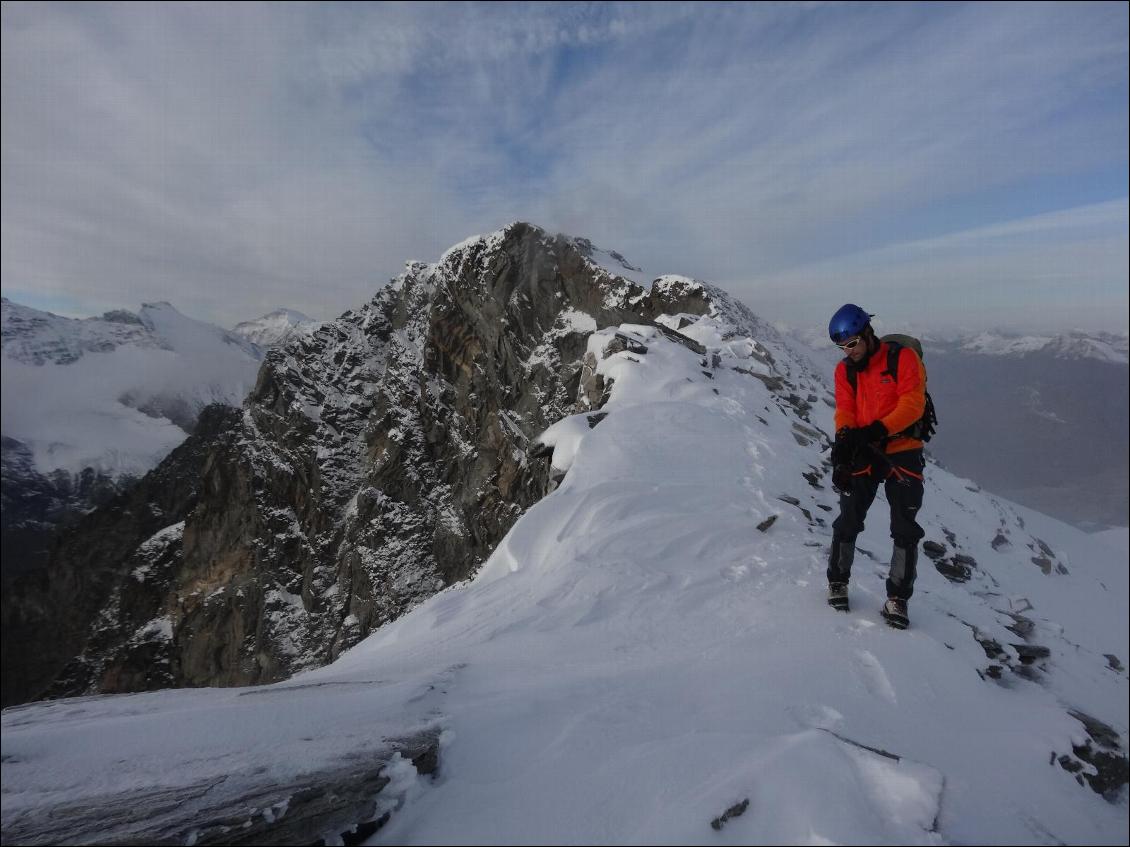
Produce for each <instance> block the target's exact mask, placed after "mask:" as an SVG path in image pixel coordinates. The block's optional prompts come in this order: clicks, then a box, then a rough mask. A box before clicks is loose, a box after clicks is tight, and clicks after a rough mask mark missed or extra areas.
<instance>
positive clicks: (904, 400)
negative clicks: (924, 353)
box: [836, 342, 926, 453]
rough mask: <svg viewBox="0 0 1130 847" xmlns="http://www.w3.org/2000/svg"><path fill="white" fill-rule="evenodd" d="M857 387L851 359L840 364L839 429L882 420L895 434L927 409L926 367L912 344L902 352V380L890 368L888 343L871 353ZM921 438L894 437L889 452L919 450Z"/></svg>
mask: <svg viewBox="0 0 1130 847" xmlns="http://www.w3.org/2000/svg"><path fill="white" fill-rule="evenodd" d="M855 385H856V390H855V391H852V388H851V383H850V382H848V378H847V359H844V360H843V361H841V362H840V363H839V364H838V365H836V431H837V432H839V431H840V429H841V428H843V427H845V426H850V427H856V426H867V425H868V424H869V423H872V422H874V421H882V423H883V426H885V427H886V428H887V432H889V433H891V434H892V435H893V434H895V433H898V432H902V431H903V430H904V429H906V428H907V427H908V426H910V425H911V424H912V423H914V422H915V421H916V420H918V419H919V418H921V417H922V414H923V412H925V410H926V369H925V368H924V367H923V366H922V360H921V359H919V358H918V354H917V353H915V352H914V351H913V350H912V349H911V348H909V347H903V348H902V351H901V352H900V353H899V368H898V381H897V382H896V381H895V380H894V378H893V377H892V376H891V375H890V374H889V373H888V372H887V344H886V342H883V343H880V344H879V349H878V350H876V351H875V352H874V353H872V354H871V358H870V359H869V360H868V361H867V367H866V368H865V369H864V370H862V371H860V372H859V373H858V374H857V375H856V382H855ZM921 447H922V442H921V441H919V440H918V439H917V438H906V437H902V438H892V439H891V440H890V441H888V442H887V452H888V453H899V452H901V451H903V450H917V449H920V448H921Z"/></svg>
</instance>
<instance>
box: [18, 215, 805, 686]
mask: <svg viewBox="0 0 1130 847" xmlns="http://www.w3.org/2000/svg"><path fill="white" fill-rule="evenodd" d="M625 267H630V266H627V265H626V263H625ZM718 309H729V310H735V309H740V310H744V311H745V312H746V313H748V310H746V309H745V307H744V306H740V304H736V303H735V302H734V301H732V300H731V299H730V298H728V297H727V296H726V295H725V294H723V293H722V292H720V291H718V290H716V289H712V288H710V287H709V286H705V285H703V284H702V283H698V282H696V281H692V280H688V279H686V278H682V277H664V278H660V279H658V280H656V281H655V282H654V283H653V284H652V285H650V286H643V285H640V284H638V283H636V282H633V281H631V280H629V279H627V278H625V277H623V276H619V275H617V274H616V273H614V272H613V271H611V270H608V269H606V268H605V267H603V266H602V265H601V264H599V263H598V262H597V261H596V260H595V258H594V250H593V248H592V245H591V244H590V243H589V242H588V241H587V240H585V239H573V238H568V237H565V236H554V235H550V234H548V233H546V232H545V231H543V230H541V229H539V228H537V227H535V226H532V225H529V224H524V223H515V224H512V225H510V226H509V227H507V228H506V229H504V230H502V231H499V232H497V233H494V234H492V235H489V236H483V237H477V238H473V239H469V240H468V241H465V242H463V243H462V244H459V245H457V246H455V247H453V248H451V249H450V250H448V251H447V253H445V254H444V255H443V256H442V258H441V259H440V260H439V261H438V262H436V263H434V264H426V263H422V262H411V263H409V264H408V265H407V267H406V269H405V271H404V273H402V274H401V275H400V276H398V277H396V278H395V279H394V280H392V281H391V283H390V284H389V285H387V286H386V287H385V288H383V289H381V290H380V291H379V292H378V293H377V295H376V296H375V297H374V298H373V299H372V300H371V301H370V302H368V303H367V304H365V305H364V306H362V307H360V308H359V309H356V310H351V311H348V312H346V313H345V314H343V315H341V316H340V317H339V318H338V319H337V320H334V321H328V322H326V323H324V324H321V325H320V326H319V327H318V328H317V329H316V331H314V332H312V333H309V334H298V335H296V336H295V337H293V338H292V339H291V340H290V341H289V342H288V343H286V344H285V345H283V346H282V347H280V348H278V349H275V350H272V351H271V352H270V353H268V355H267V357H266V358H265V360H264V362H263V364H262V366H261V368H260V371H259V374H258V379H257V382H256V385H255V387H254V390H253V391H252V392H251V394H250V395H249V396H248V397H247V399H246V401H245V402H244V405H243V409H242V411H239V410H231V409H228V410H226V411H225V410H224V409H223V408H221V407H217V408H216V410H214V411H212V412H210V414H209V415H208V417H207V418H206V420H204V422H203V423H202V425H201V426H200V427H199V428H198V431H197V432H196V433H195V434H194V435H193V437H192V438H191V439H189V442H186V444H185V446H184V447H182V448H180V449H178V450H177V451H175V452H174V453H173V454H172V455H170V456H169V457H168V458H167V459H166V460H165V461H164V462H163V463H162V464H161V465H160V466H159V467H158V468H157V469H156V470H154V471H153V472H151V473H150V474H149V475H148V476H147V477H145V478H144V479H143V480H142V481H141V483H140V484H139V485H138V486H137V487H136V488H135V489H132V490H131V491H130V492H128V493H126V494H123V495H121V496H120V497H118V498H117V499H116V500H115V501H114V502H112V503H111V504H109V505H107V506H105V507H103V508H101V509H98V510H95V511H94V512H93V513H91V514H90V515H88V516H87V517H86V518H85V519H84V520H83V521H82V522H81V523H80V524H79V525H78V526H77V527H75V528H74V529H73V530H71V531H70V532H69V533H67V535H66V536H65V537H64V538H63V539H61V541H60V542H59V544H58V545H57V547H56V550H55V552H54V553H53V554H52V558H51V561H50V562H49V564H48V565H47V567H46V568H45V569H44V571H43V572H42V573H41V574H40V575H39V577H38V579H37V580H35V581H31V580H29V581H27V582H26V583H25V584H24V585H23V586H22V587H21V588H20V590H19V592H17V593H16V595H15V596H14V597H13V598H11V602H6V603H5V619H4V627H5V643H6V644H7V643H10V641H11V640H10V639H9V638H8V635H9V634H12V635H17V636H18V638H17V639H16V640H15V641H14V642H12V644H13V647H12V649H6V650H5V690H4V702H5V704H10V703H15V702H21V701H24V700H28V699H34V698H37V697H42V696H65V695H74V694H81V693H94V692H120V691H137V690H146V689H154V688H163V687H179V686H230V685H248V684H257V683H265V682H271V681H275V680H279V679H282V678H285V677H287V676H290V675H291V674H293V673H295V672H297V671H300V670H304V669H308V668H311V667H317V666H320V665H324V664H326V663H328V662H331V661H333V660H334V659H335V658H336V657H338V656H339V655H340V654H341V653H342V652H343V651H345V650H347V649H349V648H350V647H352V646H353V645H355V644H357V643H358V642H359V641H360V640H361V639H362V638H364V637H365V636H366V635H368V634H369V633H370V632H372V631H373V630H374V629H376V628H377V627H380V626H381V625H382V624H385V623H386V622H388V621H391V620H393V619H395V618H397V617H399V616H400V615H402V614H404V613H405V612H406V611H407V610H409V609H411V608H412V607H413V606H415V605H416V604H418V603H420V602H421V601H422V600H424V599H426V598H427V597H429V596H431V595H432V594H434V593H435V592H437V591H438V590H440V589H441V588H443V587H444V586H447V585H450V584H452V583H455V582H458V581H460V580H464V579H467V578H468V577H470V576H471V575H473V574H474V573H475V572H476V570H477V569H478V568H479V566H480V565H481V563H482V562H484V561H485V559H486V558H487V556H488V555H489V554H490V553H491V551H492V550H493V549H494V548H495V546H496V545H497V544H498V542H499V541H500V540H501V539H502V537H503V536H504V535H505V534H506V532H507V531H508V530H509V529H510V527H511V526H512V525H513V524H514V522H515V521H516V520H517V518H518V517H519V516H520V515H521V514H522V513H523V512H524V511H525V510H526V509H527V508H528V507H529V506H531V505H532V504H533V503H535V502H536V501H538V500H539V499H540V498H541V497H543V496H544V495H545V494H546V493H547V491H548V490H550V488H551V487H552V486H553V485H554V479H553V471H552V469H551V467H550V461H549V458H548V456H547V454H546V451H545V450H544V448H543V449H541V450H539V449H538V448H537V445H536V444H535V439H536V437H537V435H538V434H539V433H541V432H543V431H544V430H546V428H547V427H549V426H550V425H551V424H553V423H555V422H556V421H558V420H560V419H562V418H564V417H566V416H568V415H570V414H573V413H575V412H589V411H592V410H595V409H597V408H599V407H600V405H601V404H602V403H603V401H604V399H605V398H606V397H607V394H608V388H609V386H608V385H605V384H604V383H603V380H602V378H600V377H597V376H595V375H594V374H593V369H592V364H593V363H592V362H589V363H588V367H587V369H586V344H587V341H588V338H589V337H590V335H591V334H592V333H593V332H595V331H597V330H599V329H604V328H606V327H612V326H619V325H621V324H625V323H627V324H632V323H636V324H646V325H652V326H658V325H657V324H656V322H655V319H656V318H657V317H659V316H661V315H675V316H677V315H679V314H688V315H702V314H705V313H706V312H707V311H709V310H718ZM744 317H745V319H746V322H749V321H756V320H757V319H756V318H754V317H753V316H752V314H746V315H744ZM677 326H678V321H677V319H676V320H674V321H672V320H667V319H665V320H664V322H663V326H660V327H659V329H660V330H661V331H662V332H664V333H665V334H667V335H668V336H669V337H674V338H680V336H679V334H678V332H677ZM762 329H763V330H764V331H770V330H768V328H764V327H763V328H762ZM681 340H682V341H683V342H684V343H685V344H687V345H688V346H691V347H694V348H696V350H697V352H699V353H704V352H705V351H704V349H703V348H701V347H698V346H697V345H696V344H695V342H692V341H690V340H689V339H685V338H683V339H681ZM589 358H590V359H591V358H592V354H591V353H590V354H589ZM703 365H704V366H708V365H709V363H708V362H706V360H705V359H704V360H703ZM770 370H771V369H770ZM766 373H767V374H769V375H766V376H761V378H762V379H764V380H766V381H767V382H769V381H771V382H773V383H774V385H773V386H771V387H773V388H774V389H775V390H780V391H782V392H783V393H784V394H786V395H787V394H788V391H789V388H790V387H791V384H790V383H788V380H787V379H785V378H783V377H782V376H781V375H779V374H777V375H772V374H770V371H769V370H767V371H766ZM809 399H810V400H811V399H815V398H814V397H810V398H809ZM793 400H794V401H795V402H797V403H798V404H800V405H799V406H798V409H799V410H800V411H801V412H803V405H804V403H805V402H806V401H802V400H800V398H799V397H796V396H794V397H793ZM6 599H8V598H6ZM63 610H67V611H66V612H65V613H64V611H63ZM60 616H66V617H67V622H66V626H62V627H59V626H55V625H52V623H51V622H52V621H54V620H57V619H58V618H59V617H60ZM17 645H18V646H17ZM17 649H18V650H19V652H20V653H21V654H23V655H24V656H29V655H34V656H36V657H37V659H36V663H35V664H34V665H28V666H27V667H23V668H22V670H23V671H24V672H21V673H10V672H9V670H10V668H14V665H10V664H9V657H10V655H12V654H14V653H15V650H17ZM13 661H17V660H16V659H13ZM24 664H27V663H26V662H25V663H24Z"/></svg>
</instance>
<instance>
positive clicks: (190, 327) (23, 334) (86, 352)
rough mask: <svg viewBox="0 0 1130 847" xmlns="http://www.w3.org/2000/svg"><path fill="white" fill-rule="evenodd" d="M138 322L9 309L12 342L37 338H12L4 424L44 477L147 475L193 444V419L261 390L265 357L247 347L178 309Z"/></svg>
mask: <svg viewBox="0 0 1130 847" xmlns="http://www.w3.org/2000/svg"><path fill="white" fill-rule="evenodd" d="M123 314H128V313H123ZM130 317H131V319H132V320H133V321H135V323H120V322H118V321H110V320H106V319H99V318H91V319H88V320H75V319H71V318H61V317H59V316H57V315H51V314H49V313H46V312H38V311H36V310H34V309H28V308H27V307H24V306H19V305H18V304H14V303H11V301H8V300H5V302H4V323H5V331H6V333H7V332H8V329H9V327H10V326H13V327H14V326H17V325H18V326H19V327H20V328H21V330H22V329H23V328H25V327H27V328H28V330H27V331H20V332H13V333H11V335H10V336H9V335H7V334H6V335H5V339H4V355H3V358H2V367H3V388H2V391H3V398H2V401H3V402H2V406H0V408H2V412H0V421H2V427H3V433H4V435H6V436H8V437H9V438H14V439H16V440H17V441H21V442H23V443H24V444H26V445H27V446H28V447H29V448H30V450H31V452H32V455H33V457H34V461H35V465H36V469H37V470H38V471H39V472H40V473H43V474H46V473H50V472H51V471H54V470H62V471H64V472H67V473H70V474H77V473H79V472H81V471H82V470H83V469H84V468H87V467H91V468H94V469H95V470H96V471H100V472H103V473H106V474H108V475H110V476H112V477H121V476H123V475H132V476H140V475H141V474H144V473H145V472H147V471H148V470H150V469H151V468H153V467H155V466H156V465H157V464H158V463H159V462H160V461H161V459H163V458H164V457H165V456H166V455H167V454H168V453H169V452H170V451H171V450H172V449H173V448H174V447H176V446H177V445H178V444H180V443H181V442H183V441H184V439H185V437H186V436H187V434H188V433H187V432H186V429H185V427H186V426H189V424H190V421H189V420H188V418H193V419H194V418H195V416H196V415H197V414H199V412H200V410H201V409H203V408H204V406H206V405H208V404H209V403H226V404H228V405H239V404H240V403H241V402H242V401H243V398H244V397H245V396H246V394H247V393H248V392H249V391H250V390H251V388H252V387H253V386H254V384H255V376H256V373H257V372H258V369H259V358H258V352H257V350H256V349H255V348H254V347H253V346H252V345H250V344H249V343H247V342H246V341H244V340H243V339H240V338H238V337H237V336H235V335H232V334H231V333H227V332H225V331H224V330H222V329H220V328H219V327H216V326H213V325H212V324H208V323H204V322H202V321H197V320H193V319H192V318H189V317H186V316H185V315H182V314H181V313H180V312H178V311H177V310H176V309H175V308H173V307H172V306H171V305H169V304H168V303H155V304H146V305H144V306H143V307H142V309H141V310H140V312H139V313H138V315H136V316H130ZM123 327H124V328H125V329H126V330H128V335H125V336H123V335H122V332H123ZM143 410H144V411H143ZM170 415H171V416H173V417H174V418H176V419H175V420H173V419H171V418H170V417H169V416H170Z"/></svg>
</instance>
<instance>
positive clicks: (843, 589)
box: [828, 582, 850, 612]
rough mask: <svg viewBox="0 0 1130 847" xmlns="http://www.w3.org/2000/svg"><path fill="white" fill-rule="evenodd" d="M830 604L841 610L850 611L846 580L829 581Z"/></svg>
mask: <svg viewBox="0 0 1130 847" xmlns="http://www.w3.org/2000/svg"><path fill="white" fill-rule="evenodd" d="M828 605H829V606H831V607H832V608H833V609H837V610H838V611H841V612H847V611H850V609H849V608H848V591H847V583H846V582H830V583H828Z"/></svg>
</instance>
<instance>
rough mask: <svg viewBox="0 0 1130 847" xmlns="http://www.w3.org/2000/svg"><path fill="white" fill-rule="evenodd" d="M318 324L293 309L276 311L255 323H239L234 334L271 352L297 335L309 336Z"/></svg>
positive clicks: (254, 321)
mask: <svg viewBox="0 0 1130 847" xmlns="http://www.w3.org/2000/svg"><path fill="white" fill-rule="evenodd" d="M317 328H318V322H317V321H316V320H314V319H313V318H309V317H307V316H306V315H304V314H302V313H301V312H296V311H294V310H293V309H275V310H274V311H273V312H268V313H267V314H265V315H263V316H262V317H259V318H256V319H255V320H253V321H244V322H243V323H238V324H236V325H235V326H234V327H233V328H232V332H233V333H235V334H236V335H238V336H239V337H240V338H243V339H245V340H247V341H250V342H251V343H252V344H254V345H255V346H257V347H259V348H261V349H263V350H269V349H271V348H273V347H281V346H282V345H283V344H285V343H286V342H287V341H289V340H290V339H291V337H292V336H294V335H296V334H306V335H309V334H310V333H312V332H313V331H314V330H316V329H317Z"/></svg>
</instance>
